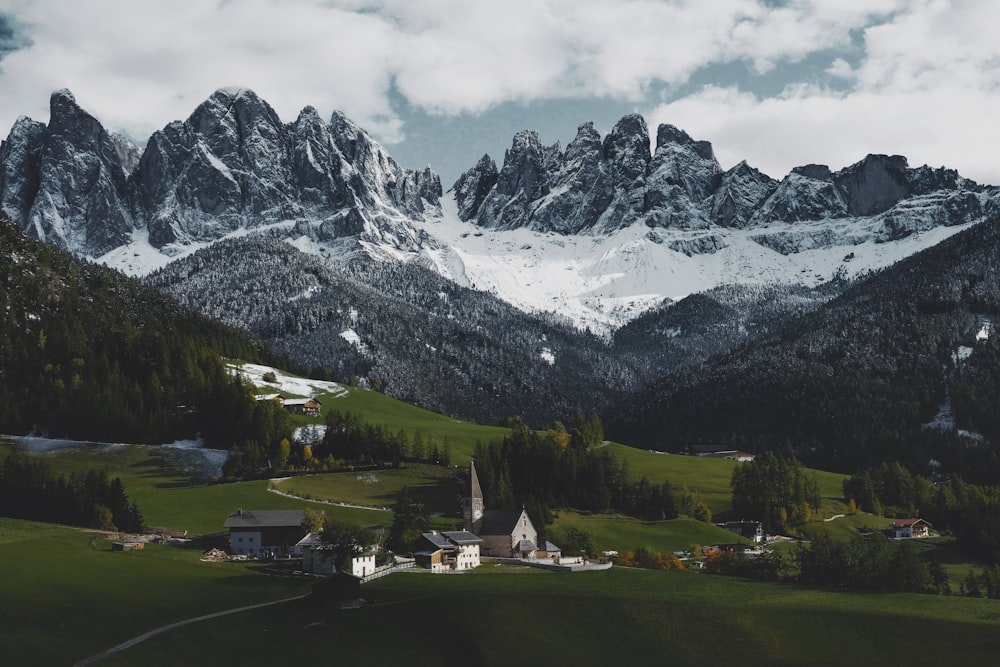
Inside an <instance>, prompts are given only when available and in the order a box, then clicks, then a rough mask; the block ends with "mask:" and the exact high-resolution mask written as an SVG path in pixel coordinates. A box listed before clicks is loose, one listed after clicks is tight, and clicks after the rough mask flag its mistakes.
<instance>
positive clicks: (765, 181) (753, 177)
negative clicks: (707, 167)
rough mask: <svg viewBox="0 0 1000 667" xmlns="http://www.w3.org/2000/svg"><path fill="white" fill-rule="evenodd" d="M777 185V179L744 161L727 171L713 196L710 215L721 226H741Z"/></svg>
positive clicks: (741, 227) (738, 227)
mask: <svg viewBox="0 0 1000 667" xmlns="http://www.w3.org/2000/svg"><path fill="white" fill-rule="evenodd" d="M777 188H778V182H777V181H776V180H774V179H773V178H771V177H770V176H768V175H767V174H764V173H762V172H760V171H758V170H757V169H754V168H753V167H751V166H750V165H748V164H747V163H746V161H743V162H740V163H739V164H738V165H736V166H735V167H733V168H732V169H730V170H729V171H727V172H726V173H724V174H723V175H722V178H721V179H720V184H719V188H718V189H717V190H716V191H715V193H714V194H713V195H712V209H711V218H712V221H713V222H715V224H717V225H720V226H722V227H734V228H736V229H743V228H744V227H747V226H748V225H749V224H750V219H751V218H752V217H753V214H754V213H755V212H756V211H757V209H758V208H759V207H760V205H761V204H763V203H764V201H766V200H767V198H768V197H770V196H771V195H772V194H773V193H774V191H775V190H776V189H777Z"/></svg>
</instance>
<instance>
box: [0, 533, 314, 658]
mask: <svg viewBox="0 0 1000 667" xmlns="http://www.w3.org/2000/svg"><path fill="white" fill-rule="evenodd" d="M199 557H200V552H199V551H197V550H193V549H183V548H179V547H173V546H165V545H156V544H150V545H147V546H146V548H145V549H144V550H143V551H138V552H129V553H121V552H112V551H111V543H110V542H109V541H108V540H106V539H102V538H101V536H100V535H99V534H97V533H93V532H89V531H83V530H79V529H75V528H68V527H61V526H51V525H45V524H35V523H30V522H24V521H15V520H12V519H0V564H2V566H3V576H2V577H0V600H3V604H0V646H2V647H3V658H2V660H3V662H4V663H5V664H10V665H69V664H72V663H73V662H75V661H76V660H79V659H82V658H84V657H87V656H89V655H92V654H95V653H99V652H100V651H102V650H104V649H107V648H110V647H111V646H113V645H115V644H117V643H119V642H122V641H124V640H126V639H128V638H130V637H132V636H135V635H137V634H140V633H142V632H145V631H147V630H150V629H153V628H156V627H159V626H161V625H165V624H167V623H170V622H173V621H178V620H182V619H185V618H190V617H193V616H199V615H202V614H206V613H211V612H214V611H221V610H224V609H230V608H234V607H239V606H243V605H248V604H254V603H257V602H264V601H268V600H279V599H282V598H286V597H290V596H294V595H299V594H301V593H303V592H305V591H306V590H307V588H308V586H307V585H306V583H305V582H303V581H301V580H298V579H295V578H292V577H276V576H264V575H261V574H259V573H257V572H256V571H255V570H256V569H257V568H258V566H257V565H255V564H244V563H204V562H201V561H200V560H199Z"/></svg>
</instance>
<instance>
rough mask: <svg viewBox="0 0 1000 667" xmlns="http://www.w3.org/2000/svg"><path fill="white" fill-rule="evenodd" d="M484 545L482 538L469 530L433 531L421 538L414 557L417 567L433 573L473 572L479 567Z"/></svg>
mask: <svg viewBox="0 0 1000 667" xmlns="http://www.w3.org/2000/svg"><path fill="white" fill-rule="evenodd" d="M482 543H483V540H482V539H481V538H480V537H478V536H477V535H475V534H473V533H471V532H469V531H467V530H454V531H446V532H443V533H438V532H436V531H432V532H430V533H424V534H423V535H422V536H421V537H420V542H419V544H418V545H417V551H414V552H413V557H414V559H416V562H417V565H419V566H420V567H424V568H427V569H429V570H430V571H431V572H448V571H461V570H471V569H472V568H476V567H479V547H480V545H481V544H482Z"/></svg>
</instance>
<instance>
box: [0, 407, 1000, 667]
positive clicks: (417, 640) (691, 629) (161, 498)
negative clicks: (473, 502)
mask: <svg viewBox="0 0 1000 667" xmlns="http://www.w3.org/2000/svg"><path fill="white" fill-rule="evenodd" d="M321 400H323V404H324V408H325V409H329V408H332V409H338V410H349V411H352V412H358V413H360V414H362V415H363V417H364V418H365V419H366V420H367V421H369V422H372V423H384V424H386V425H387V426H388V427H389V428H390V429H392V430H398V429H402V430H404V431H406V432H407V433H408V434H410V435H411V436H412V434H414V433H415V432H416V431H417V430H419V431H420V432H421V433H422V435H423V436H424V438H425V440H426V439H436V440H438V441H439V442H441V443H443V442H444V441H445V439H447V441H448V443H449V445H450V446H451V448H452V459H453V463H454V464H456V466H457V468H456V467H452V468H442V467H438V466H431V465H416V464H409V465H407V466H406V467H404V468H401V469H398V470H380V471H373V472H369V471H355V472H350V473H345V472H338V473H326V474H315V475H305V476H296V477H290V478H287V479H284V480H278V481H268V480H257V481H248V482H239V483H229V484H209V483H206V479H205V477H204V474H203V472H199V471H197V470H192V469H190V468H189V467H187V466H186V463H185V460H184V459H183V458H178V455H177V454H176V453H171V452H169V451H167V450H166V449H164V448H157V447H148V446H141V445H137V446H113V447H99V446H98V447H78V448H69V449H61V450H57V451H53V452H47V453H36V454H34V456H38V457H40V458H42V459H43V460H45V461H46V462H47V463H48V465H49V466H50V467H51V468H52V470H53V471H54V472H57V473H69V472H72V471H75V470H88V469H91V468H97V469H103V470H106V471H107V472H108V474H109V475H110V476H120V477H121V478H122V480H123V482H124V483H125V487H126V490H127V492H128V494H129V496H130V498H132V499H133V500H135V501H136V502H137V503H138V505H139V507H140V509H141V510H142V512H143V514H144V516H145V519H146V522H147V523H148V524H149V525H151V526H161V527H166V528H171V529H183V530H187V531H188V532H189V533H190V534H207V533H215V532H219V531H221V530H222V529H223V526H222V524H223V522H224V520H225V518H226V517H227V516H228V515H229V514H230V513H231V512H232V511H233V510H235V509H237V508H241V507H242V508H245V509H295V508H305V507H310V508H313V509H322V510H324V511H325V512H326V513H327V515H328V516H330V517H331V518H333V519H335V520H348V521H353V522H356V523H360V524H373V523H382V524H385V525H389V524H390V523H391V521H392V516H391V513H390V512H389V511H386V510H383V509H364V508H355V507H348V506H345V505H341V504H340V503H349V504H358V505H364V506H368V507H374V508H384V507H389V506H391V504H392V502H393V500H394V499H395V496H396V494H397V493H398V491H399V489H400V488H402V487H403V486H407V487H409V488H410V489H411V490H412V491H413V492H414V494H415V495H416V496H418V497H419V498H421V499H423V501H424V502H425V503H426V504H427V506H428V508H429V509H430V510H431V511H432V512H435V513H439V514H443V515H444V516H442V517H439V518H437V519H436V520H435V523H434V527H436V528H438V529H448V528H451V527H454V526H453V524H454V521H455V518H454V517H456V516H457V514H458V504H457V495H458V484H457V478H456V475H457V474H459V473H462V472H464V470H465V468H466V466H467V464H468V460H469V459H470V458H471V455H472V451H473V448H474V446H475V443H476V442H477V441H487V440H491V439H496V438H501V437H503V436H504V435H506V433H507V431H506V430H505V429H502V428H498V427H486V426H480V425H475V424H467V423H461V422H456V421H454V420H451V419H450V418H448V417H445V416H442V415H437V414H434V413H430V412H427V411H424V410H419V409H418V408H414V407H412V406H409V405H406V404H403V403H399V402H398V401H394V400H393V399H389V398H387V397H385V396H383V395H381V394H377V393H373V392H367V391H364V390H359V389H350V390H349V392H348V394H347V395H346V396H343V397H340V398H337V397H327V398H325V399H324V398H321ZM296 420H297V421H298V422H299V423H308V422H310V421H312V422H321V421H322V420H321V419H319V420H308V419H305V418H300V417H297V418H296ZM605 446H606V447H607V448H608V449H609V451H611V452H612V453H613V454H614V455H615V456H616V457H619V458H624V459H626V460H627V461H628V464H629V473H630V475H631V476H632V477H633V478H635V479H638V478H639V477H641V476H646V477H647V478H648V479H649V480H650V481H652V482H663V481H667V480H669V481H670V482H671V483H672V484H673V485H675V486H677V487H682V486H686V487H688V488H689V489H690V490H697V491H698V492H699V493H700V494H701V495H702V497H703V498H704V499H705V501H706V502H707V503H708V505H709V507H710V508H711V509H712V511H713V514H714V515H715V518H716V519H717V520H723V519H725V518H728V517H727V514H729V513H731V501H730V497H729V480H730V478H731V475H732V471H733V469H734V467H735V466H736V465H738V464H736V463H735V462H732V461H726V460H724V459H713V458H700V457H690V456H677V455H668V454H661V453H654V452H648V451H644V450H638V449H634V448H630V447H626V446H624V445H620V444H615V443H610V444H607V445H605ZM9 451H10V446H9V445H3V444H0V460H2V459H3V458H4V457H5V456H6V455H7V453H8V452H9ZM817 475H818V478H819V482H820V489H821V493H822V494H823V496H824V511H823V512H822V515H823V516H824V517H829V516H832V515H833V514H836V513H841V512H843V511H844V510H845V509H846V508H845V507H844V505H843V503H842V500H841V499H840V497H839V496H840V494H841V484H842V481H843V479H844V476H842V475H835V474H831V473H824V472H817ZM271 486H273V487H275V488H276V489H277V490H280V491H282V492H285V493H290V494H292V495H293V496H295V497H291V498H290V497H285V496H282V495H279V494H277V493H273V492H272V491H270V490H269V487H271ZM488 504H489V499H487V505H488ZM732 518H737V517H732ZM888 523H889V520H886V519H878V518H875V517H871V516H867V515H852V516H846V517H840V518H837V519H836V520H834V521H829V522H815V523H813V524H808V525H807V526H805V527H803V529H802V533H803V535H804V536H807V537H808V536H809V535H812V534H813V533H814V532H815V531H816V530H820V529H825V530H827V531H828V532H829V533H830V534H831V535H833V536H834V537H837V538H839V539H848V538H849V537H850V536H851V535H854V534H857V533H858V532H859V531H861V530H863V529H865V528H871V527H875V528H878V527H882V526H884V525H887V524H888ZM821 527H822V528H821ZM568 528H578V529H582V530H585V531H586V532H588V533H590V535H591V536H592V539H593V542H594V546H595V547H596V549H597V550H599V551H603V550H617V551H624V550H635V549H638V548H639V547H646V548H648V549H651V550H654V551H660V552H669V551H678V550H682V549H687V548H689V547H690V546H692V545H707V544H714V543H721V542H735V541H737V539H738V538H736V536H735V535H733V534H732V533H728V532H726V531H724V530H722V529H720V528H718V527H716V526H713V525H710V524H706V523H701V522H698V521H694V520H692V519H687V518H680V519H675V520H669V521H642V520H638V519H634V518H631V517H624V516H619V515H589V514H583V513H578V512H573V511H567V510H559V511H558V512H557V513H556V520H555V523H554V524H553V525H552V526H551V527H550V530H549V535H548V536H550V537H554V538H555V539H556V541H558V536H559V534H560V532H561V531H565V530H567V529H568ZM918 547H919V549H920V551H921V554H922V556H923V557H924V558H927V559H930V558H932V557H934V558H938V559H939V560H941V561H942V562H943V563H944V564H945V567H946V569H947V571H948V572H949V574H951V576H952V584H953V587H955V588H956V589H957V587H958V581H959V579H960V577H961V576H964V574H965V573H966V572H968V569H969V568H970V567H971V566H970V565H969V564H968V563H964V562H963V561H962V558H961V554H960V553H959V552H958V551H957V550H956V549H955V546H954V542H953V540H950V539H949V538H941V539H935V540H925V541H920V542H919V543H918ZM199 556H200V553H199V550H197V549H188V548H182V547H178V546H168V545H148V546H147V547H146V549H145V550H143V551H142V552H135V553H113V552H111V551H110V542H109V541H108V540H107V539H104V538H103V537H102V536H100V535H98V534H96V533H93V532H90V531H84V530H79V529H75V528H68V527H62V526H51V525H46V524H37V523H30V522H22V521H15V520H8V519H0V565H2V566H3V577H2V578H0V600H2V601H3V602H4V603H5V604H3V605H0V646H3V647H4V649H5V653H4V656H3V660H4V662H10V663H11V664H44V665H51V664H72V663H73V662H75V661H76V660H79V659H82V658H85V657H87V656H89V655H93V654H96V653H98V652H100V651H102V650H105V649H107V648H110V647H111V646H113V645H115V644H117V643H119V642H122V641H125V640H127V639H129V638H131V637H133V636H135V635H137V634H140V633H142V632H145V631H147V630H150V629H153V628H155V627H159V626H162V625H166V624H169V623H171V622H174V621H177V620H181V619H185V618H190V617H195V616H200V615H202V614H206V613H211V612H213V611H218V610H223V609H231V608H236V607H240V606H244V605H248V604H255V603H260V602H265V601H271V600H280V599H283V598H286V597H291V596H295V595H300V594H302V593H304V592H306V591H307V590H308V588H309V584H308V581H307V580H305V579H302V578H297V577H289V576H279V575H275V574H269V573H266V572H265V571H264V568H263V566H262V565H260V564H255V563H205V562H201V561H200V559H199ZM365 598H366V605H365V606H364V607H363V608H361V609H357V610H350V611H338V610H336V609H332V608H326V607H323V606H317V605H316V604H314V603H309V602H305V601H298V602H290V603H286V604H283V605H281V606H278V607H271V608H266V609H261V610H254V611H248V612H241V613H239V614H236V615H233V616H229V617H225V618H220V619H215V620H212V621H206V622H203V623H199V624H196V625H193V626H187V627H183V628H179V629H176V630H173V631H171V632H169V633H167V634H165V635H163V636H160V637H156V638H153V639H150V640H148V641H146V642H144V643H141V644H139V645H137V646H135V647H133V648H131V649H129V650H127V651H125V652H124V653H122V654H119V655H116V656H113V657H110V658H108V659H106V660H105V661H103V662H102V663H101V664H108V665H135V664H142V665H175V664H219V665H223V664H234V662H241V663H246V664H265V663H269V662H279V661H280V662H282V663H287V662H291V661H295V660H316V659H326V658H330V659H334V658H335V659H336V660H338V661H361V660H364V661H366V662H368V663H374V664H389V663H393V662H399V663H405V664H433V663H438V662H441V661H443V660H449V661H453V660H455V658H456V656H462V658H463V659H465V660H466V661H468V662H472V663H475V664H484V665H492V664H501V663H503V664H506V663H509V662H511V660H512V659H516V662H518V663H519V664H525V665H534V664H581V665H589V664H605V663H619V662H622V661H627V662H629V663H633V662H640V661H642V662H649V663H651V664H718V663H720V662H726V663H728V662H734V661H735V662H739V663H740V664H751V665H753V664H768V665H800V664H818V665H841V664H858V665H869V664H901V663H903V662H906V663H909V664H942V663H943V664H951V663H952V662H954V661H957V660H962V661H969V660H973V661H978V662H983V663H984V664H989V662H992V660H995V656H996V655H1000V603H998V602H997V601H991V600H981V599H970V598H959V597H936V596H931V595H902V594H880V593H859V592H845V591H824V590H814V589H806V588H802V587H798V586H795V585H791V584H773V583H764V582H751V581H745V580H741V579H736V578H731V577H713V576H711V575H704V574H696V573H693V572H686V573H675V572H650V571H642V570H631V569H625V568H613V569H612V570H610V571H607V572H595V573H578V574H572V575H563V574H554V573H547V572H541V571H539V570H531V569H526V568H507V567H500V566H494V565H485V566H483V567H481V568H479V569H478V570H476V571H475V572H472V573H469V574H463V575H458V576H433V575H430V574H427V573H420V572H405V573H399V574H394V575H392V576H390V577H386V578H384V579H380V580H378V581H375V582H370V583H369V584H366V585H365ZM54 636H58V638H59V641H53V640H52V638H53V637H54ZM511 646H516V647H517V651H516V656H515V655H513V654H511V651H510V647H511ZM991 659H992V660H991Z"/></svg>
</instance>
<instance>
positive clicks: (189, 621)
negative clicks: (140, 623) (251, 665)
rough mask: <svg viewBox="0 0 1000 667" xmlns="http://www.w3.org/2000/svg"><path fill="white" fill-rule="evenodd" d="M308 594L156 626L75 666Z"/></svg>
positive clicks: (79, 666) (299, 598) (92, 662)
mask: <svg viewBox="0 0 1000 667" xmlns="http://www.w3.org/2000/svg"><path fill="white" fill-rule="evenodd" d="M306 595H308V593H307V594H306ZM306 595H296V596H295V597H291V598H284V599H283V600H274V601H272V602H261V603H260V604H252V605H248V606H246V607H238V608H237V609H227V610H226V611H217V612H215V613H213V614H205V615H204V616H198V617H195V618H189V619H187V620H185V621H177V622H176V623H171V624H170V625H164V626H163V627H162V628H156V629H155V630H150V631H149V632H146V633H143V634H141V635H139V636H138V637H133V638H132V639H129V640H128V641H125V642H122V643H121V644H118V645H117V646H112V647H111V648H109V649H108V650H107V651H102V652H101V653H98V654H97V655H92V656H90V657H89V658H84V659H83V660H81V661H79V662H77V663H76V664H75V665H74V667H83V666H84V665H92V664H94V663H95V662H97V661H99V660H104V659H105V658H107V657H109V656H112V655H114V654H115V653H121V652H122V651H124V650H126V649H128V648H131V647H133V646H135V645H136V644H140V643H142V642H144V641H146V640H147V639H149V638H150V637H155V636H157V635H161V634H163V633H164V632H170V631H171V630H174V629H176V628H180V627H183V626H185V625H191V624H193V623H201V622H202V621H208V620H211V619H213V618H219V617H220V616H228V615H229V614H238V613H240V612H243V611H250V610H251V609H260V608H261V607H270V606H273V605H276V604H284V603H286V602H292V601H294V600H301V599H303V598H305V597H306Z"/></svg>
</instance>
